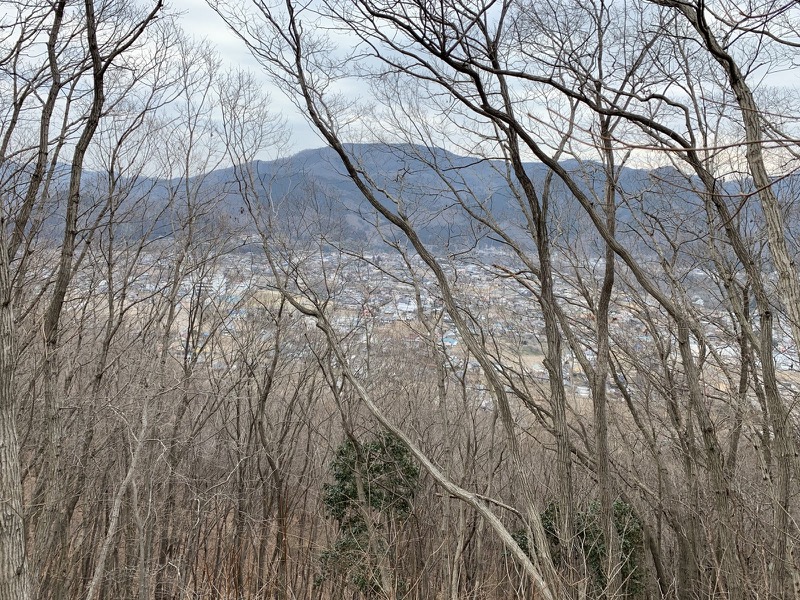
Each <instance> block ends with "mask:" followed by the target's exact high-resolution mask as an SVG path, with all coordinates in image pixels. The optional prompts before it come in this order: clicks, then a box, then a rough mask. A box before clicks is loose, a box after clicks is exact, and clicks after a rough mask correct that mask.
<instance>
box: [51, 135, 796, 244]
mask: <svg viewBox="0 0 800 600" xmlns="http://www.w3.org/2000/svg"><path fill="white" fill-rule="evenodd" d="M347 149H348V151H349V152H350V153H351V155H352V156H353V158H354V159H355V160H356V162H357V164H358V165H359V168H362V169H363V171H364V172H365V173H366V174H367V175H368V176H369V178H370V180H371V182H372V184H373V187H374V188H375V189H376V190H377V192H376V194H377V196H378V197H379V199H380V200H381V202H384V203H386V205H387V206H389V207H390V208H391V209H392V210H402V211H403V213H404V214H406V215H407V216H408V218H409V220H410V221H411V222H412V223H414V224H415V226H416V227H417V229H418V231H419V232H420V233H421V235H422V238H423V239H424V240H425V241H426V242H428V243H432V244H443V245H461V246H469V245H474V244H475V243H476V240H477V239H480V240H482V241H486V242H487V243H494V242H496V237H497V236H496V235H492V234H491V232H490V231H489V228H488V227H487V226H486V225H485V224H481V223H480V220H481V219H483V220H485V221H487V222H488V221H489V220H491V222H494V223H497V224H498V225H499V226H500V227H502V228H503V230H504V231H507V232H509V233H510V235H511V236H512V237H513V238H514V239H519V240H523V241H527V242H530V241H531V235H530V234H529V233H527V232H526V231H525V230H526V227H527V226H528V224H527V221H526V217H525V211H526V210H528V209H527V207H526V201H525V200H524V199H521V198H520V197H519V195H515V193H517V194H518V192H516V191H515V186H516V184H515V182H514V179H513V177H512V176H511V173H510V169H509V166H508V165H507V164H506V163H505V162H504V161H502V160H498V159H491V160H490V159H481V158H477V157H469V156H460V155H457V154H454V153H452V152H449V151H447V150H444V149H441V148H426V147H423V146H414V145H384V144H353V145H349V146H348V148H347ZM561 164H562V166H563V167H564V168H565V169H566V170H567V171H569V172H570V173H571V174H573V175H574V176H575V177H576V179H577V180H578V182H579V185H580V186H581V188H582V189H583V191H584V192H585V193H587V194H588V195H589V196H590V197H593V198H594V201H595V203H596V206H597V207H598V210H602V208H601V207H602V206H603V202H604V200H603V197H604V185H605V174H604V171H603V168H602V165H600V164H598V163H595V162H590V161H586V162H578V161H577V160H574V159H572V160H568V161H564V162H563V163H561ZM525 169H526V171H527V173H528V174H529V175H530V177H531V179H532V181H533V182H534V185H535V187H536V190H537V193H538V194H539V195H540V201H541V200H542V199H543V196H542V193H543V189H544V181H545V178H546V175H547V173H548V169H547V167H545V166H544V165H542V164H541V163H537V162H529V163H526V164H525ZM245 170H246V171H247V173H248V176H251V177H252V180H251V181H253V182H255V183H256V186H257V189H258V202H255V203H253V202H251V203H250V204H249V205H248V204H247V203H246V202H245V200H244V198H243V196H242V194H241V193H240V186H239V184H238V182H237V178H236V173H237V171H239V172H242V171H245ZM795 179H796V177H795V176H791V177H787V178H784V179H783V180H781V181H780V183H778V184H776V189H777V190H778V191H779V193H786V192H787V191H790V190H791V189H794V188H795V187H797V181H795ZM509 181H510V182H512V185H510V184H509ZM84 184H85V185H84V187H85V188H90V187H92V188H94V189H95V191H96V192H100V193H101V192H102V187H103V185H104V184H103V176H102V175H101V174H99V173H87V176H86V177H85V178H84ZM737 185H743V186H744V187H745V188H746V187H747V182H744V183H743V184H736V183H729V184H726V186H727V190H726V191H728V192H730V193H731V194H734V192H736V190H735V189H734V188H735V187H736V186H737ZM692 186H693V180H692V179H691V178H688V177H685V176H684V175H682V174H681V173H680V172H678V171H677V170H675V169H670V168H659V169H654V170H643V169H635V168H629V167H624V168H622V169H620V171H619V174H618V183H617V187H618V202H617V212H616V216H617V220H618V224H617V231H618V236H620V237H622V238H624V237H629V238H630V239H631V241H632V243H634V242H636V240H637V239H638V238H639V235H638V232H639V231H640V230H642V228H644V229H647V228H648V227H651V226H652V227H656V228H657V227H666V228H667V229H670V228H675V229H676V230H686V229H687V227H691V225H692V219H696V217H697V216H698V215H702V214H703V210H702V201H701V198H700V197H699V196H698V194H697V193H696V192H695V191H694V190H693V189H692ZM187 189H188V190H190V191H191V193H190V194H189V197H188V199H187V197H186V193H185V190H187ZM129 196H130V197H129V198H128V199H126V200H125V201H124V203H128V204H129V205H131V204H133V203H136V202H139V203H142V204H143V205H144V206H146V211H144V212H143V213H142V218H143V219H147V218H151V219H155V220H156V221H155V222H154V223H151V224H150V225H147V224H146V223H142V226H141V228H140V229H141V231H142V232H143V234H147V233H148V232H150V233H151V234H158V235H162V236H163V235H170V233H174V232H175V231H176V228H178V227H181V226H182V225H181V222H182V219H185V218H186V215H187V214H188V211H190V210H196V211H198V215H197V218H198V219H202V220H208V221H211V220H213V219H217V218H220V217H223V218H226V219H230V220H235V221H237V222H238V223H240V224H241V225H242V226H246V225H247V223H248V222H249V223H250V224H252V222H251V221H250V211H251V210H254V211H255V212H256V213H258V212H259V211H268V212H269V214H270V217H271V218H272V219H273V220H278V221H280V220H285V221H286V222H287V224H288V225H290V226H291V227H294V228H295V229H296V230H297V231H298V232H299V231H301V230H302V231H305V232H306V233H307V234H309V235H311V234H313V228H311V227H310V224H311V223H312V221H313V220H314V219H317V220H319V223H318V226H317V229H318V230H319V231H321V232H327V234H329V235H334V233H335V234H336V235H338V236H341V237H353V238H357V239H360V240H365V239H369V238H375V237H376V233H377V232H380V234H381V235H383V236H388V237H390V238H391V236H392V235H394V232H393V231H392V230H391V228H389V227H388V226H387V225H386V224H385V223H384V224H383V225H381V223H382V222H383V220H382V219H379V218H377V216H376V214H375V211H374V209H373V208H372V207H371V206H370V205H369V204H368V203H367V201H366V200H365V199H364V197H363V196H362V194H361V193H360V192H359V190H358V189H357V187H356V185H355V184H354V183H353V181H352V180H351V179H350V177H348V176H347V174H346V173H345V169H344V166H343V165H342V164H341V161H340V160H339V158H338V156H337V155H336V153H335V152H334V151H333V150H332V149H331V148H327V147H324V148H318V149H313V150H303V151H301V152H299V153H297V154H295V155H293V156H291V157H288V158H285V159H278V160H273V161H255V162H253V163H250V164H248V165H243V166H242V167H240V168H238V169H235V168H234V167H227V168H222V169H218V170H215V171H212V172H210V173H205V174H201V175H198V176H196V177H193V178H191V179H190V180H188V181H185V182H184V181H179V180H159V179H153V178H141V179H139V180H137V181H136V182H135V183H134V184H133V185H132V186H131V192H130V194H129ZM737 198H738V199H737ZM740 198H742V196H741V195H736V194H734V195H733V196H732V199H731V202H732V204H733V203H737V204H738V203H740V202H741V200H740ZM170 199H173V200H175V202H174V203H173V204H170ZM547 200H548V202H549V204H548V210H549V221H548V222H549V223H550V228H551V232H552V234H553V235H557V236H561V237H563V238H564V239H565V240H566V241H569V240H574V239H578V238H580V237H582V236H586V235H590V236H591V235H596V234H594V233H593V227H592V226H591V224H590V222H589V219H588V217H587V215H586V214H585V211H584V210H583V209H582V208H580V207H579V205H578V203H577V201H576V200H575V198H574V197H573V196H572V194H571V193H569V192H568V191H567V188H566V186H565V185H564V184H563V182H561V181H560V180H559V179H558V178H557V177H553V178H552V183H551V193H550V196H549V197H548V198H547ZM124 203H123V205H124ZM757 204H758V203H757V201H755V200H754V201H751V202H747V203H746V209H745V210H744V211H742V210H740V211H739V214H741V215H744V217H745V218H748V214H749V218H752V219H754V222H755V221H757V219H758V214H759V211H758V205H757ZM96 212H97V211H94V212H93V211H91V210H89V211H87V212H86V216H85V223H86V225H87V226H88V225H89V224H90V222H91V217H92V216H93V215H94V214H96ZM261 214H266V213H261ZM58 215H59V211H58V210H57V209H56V210H54V212H53V214H52V215H51V216H50V218H49V219H48V220H49V221H50V222H51V223H52V227H49V229H51V230H52V229H53V228H56V229H57V228H58V222H59V218H58ZM703 218H705V217H703ZM798 221H800V219H798ZM793 224H794V223H793ZM375 225H377V227H376V226H375ZM686 233H687V235H690V234H691V232H689V231H688V230H687V231H686ZM298 235H300V234H299V233H298ZM637 243H638V242H637Z"/></svg>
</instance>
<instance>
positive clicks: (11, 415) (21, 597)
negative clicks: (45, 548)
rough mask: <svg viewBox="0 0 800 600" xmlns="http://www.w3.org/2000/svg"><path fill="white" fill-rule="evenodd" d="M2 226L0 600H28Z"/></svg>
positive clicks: (8, 281) (13, 351)
mask: <svg viewBox="0 0 800 600" xmlns="http://www.w3.org/2000/svg"><path fill="white" fill-rule="evenodd" d="M5 237H6V236H5V223H4V222H2V220H0V497H2V498H3V501H2V503H0V524H2V526H0V600H28V599H29V598H30V584H29V581H28V563H27V553H26V550H25V526H24V523H23V518H22V515H23V511H22V481H21V479H20V463H19V442H18V440H17V423H16V416H17V401H16V393H17V390H16V385H15V370H16V360H17V356H16V354H17V350H16V336H15V331H14V309H13V305H12V302H11V297H12V294H11V277H10V273H9V264H8V252H7V250H6V239H5Z"/></svg>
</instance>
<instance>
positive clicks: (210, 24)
mask: <svg viewBox="0 0 800 600" xmlns="http://www.w3.org/2000/svg"><path fill="white" fill-rule="evenodd" d="M166 3H167V6H168V7H169V8H170V9H173V10H175V11H179V12H181V13H183V15H182V17H181V22H182V25H183V29H184V31H186V33H188V34H190V35H192V36H194V37H196V38H204V39H207V40H208V41H209V42H210V43H211V44H213V45H214V46H216V48H217V51H218V52H219V54H220V56H221V57H222V59H223V61H224V62H225V63H227V65H228V66H230V67H236V66H239V67H242V68H245V69H247V70H249V71H251V72H253V73H254V74H256V75H257V74H259V73H261V72H262V69H261V67H260V66H259V65H258V63H257V62H256V61H255V60H254V59H253V57H252V56H251V55H250V52H249V51H248V50H247V48H246V47H245V45H244V43H243V42H242V41H241V40H240V39H239V38H238V37H236V35H234V34H233V33H232V32H231V31H230V30H229V29H228V26H227V25H226V24H225V23H224V22H223V21H222V19H221V18H220V17H219V15H217V13H215V12H214V11H213V10H211V8H209V7H208V5H207V4H206V2H205V0H167V2H166ZM264 87H265V89H266V90H267V91H268V92H269V94H270V97H271V98H272V103H273V105H274V108H273V110H274V112H277V113H281V114H282V115H283V116H284V117H285V118H286V120H287V122H288V125H289V127H290V128H291V130H292V139H291V148H290V153H294V152H299V151H300V150H304V149H306V148H319V147H321V146H323V145H324V143H323V142H322V140H321V139H320V138H319V137H318V136H317V135H316V133H314V131H312V129H311V127H310V126H309V125H308V124H307V122H306V121H305V119H304V118H303V117H302V116H301V115H300V114H298V112H297V109H296V108H295V107H294V106H293V105H292V104H291V103H290V102H289V101H288V100H287V99H286V97H285V96H284V95H283V94H282V93H281V92H280V90H277V89H275V88H274V87H273V86H272V85H271V84H270V83H269V82H268V81H267V79H266V77H264Z"/></svg>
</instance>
